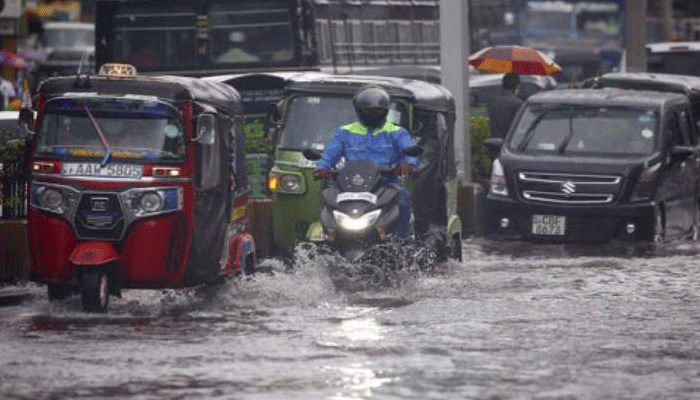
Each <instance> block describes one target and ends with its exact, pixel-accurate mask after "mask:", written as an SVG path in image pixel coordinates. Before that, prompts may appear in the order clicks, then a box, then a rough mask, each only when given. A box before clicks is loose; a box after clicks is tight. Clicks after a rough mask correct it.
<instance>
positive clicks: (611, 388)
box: [0, 239, 700, 400]
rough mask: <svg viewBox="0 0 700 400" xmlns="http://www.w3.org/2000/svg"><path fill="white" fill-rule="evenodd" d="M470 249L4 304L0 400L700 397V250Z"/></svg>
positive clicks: (679, 246)
mask: <svg viewBox="0 0 700 400" xmlns="http://www.w3.org/2000/svg"><path fill="white" fill-rule="evenodd" d="M463 251H464V258H465V259H464V261H463V262H462V263H456V262H449V263H448V264H447V265H445V266H443V267H442V268H441V269H440V270H439V271H437V272H434V273H431V274H418V275H415V276H414V275H412V276H407V277H405V279H403V280H401V281H400V282H399V284H397V285H395V287H387V288H378V289H374V290H366V291H347V290H338V288H336V287H335V286H334V285H333V282H332V281H331V279H330V278H329V274H328V271H327V270H326V268H325V267H324V266H322V265H320V264H321V262H319V261H318V260H317V259H311V258H304V257H306V256H308V255H306V254H301V255H300V258H299V261H298V264H297V266H296V268H294V269H292V270H286V269H285V268H284V265H283V264H281V263H279V262H278V261H276V260H265V262H264V263H263V264H264V265H265V266H267V267H268V268H270V269H271V270H272V272H271V273H261V274H258V275H256V276H255V277H254V278H253V279H243V280H231V281H229V282H227V283H225V284H222V285H219V286H215V287H207V288H200V289H187V290H127V291H125V292H124V297H123V298H114V297H112V298H111V300H110V308H109V311H108V312H107V313H106V314H87V313H84V312H82V310H81V305H80V300H79V298H78V297H73V298H69V299H66V300H64V301H61V302H54V303H49V302H48V301H47V298H46V288H45V287H43V286H33V285H32V284H28V288H29V290H31V291H32V293H33V294H34V296H33V297H32V298H31V299H30V300H28V301H25V302H23V303H21V304H18V305H13V306H7V307H2V308H0V398H9V399H52V400H56V399H105V398H108V399H329V400H341V399H492V400H495V399H541V400H544V399H547V400H553V399H562V400H571V399H697V398H699V397H700V335H699V334H698V333H699V332H700V329H699V326H700V246H699V245H697V244H694V243H693V244H691V243H688V242H679V243H673V244H668V245H664V246H658V247H645V246H633V245H630V244H609V245H596V246H563V245H544V244H539V245H533V244H527V243H520V242H505V243H503V242H493V241H488V240H485V239H474V240H466V241H465V242H464V244H463Z"/></svg>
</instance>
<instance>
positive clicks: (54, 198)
mask: <svg viewBox="0 0 700 400" xmlns="http://www.w3.org/2000/svg"><path fill="white" fill-rule="evenodd" d="M39 205H40V206H41V207H43V208H48V209H50V210H55V211H59V210H60V209H61V206H62V205H63V194H61V192H59V191H58V190H56V189H51V188H47V189H45V190H44V191H43V192H42V193H41V195H40V197H39Z"/></svg>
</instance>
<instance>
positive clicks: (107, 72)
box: [97, 63, 137, 78]
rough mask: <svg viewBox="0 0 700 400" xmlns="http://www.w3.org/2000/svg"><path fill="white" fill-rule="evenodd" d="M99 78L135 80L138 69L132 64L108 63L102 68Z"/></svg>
mask: <svg viewBox="0 0 700 400" xmlns="http://www.w3.org/2000/svg"><path fill="white" fill-rule="evenodd" d="M97 74H98V75H99V76H112V77H119V78H135V77H136V75H137V73H136V67H134V66H133V65H131V64H120V63H107V64H103V65H102V66H101V67H100V71H99V72H98V73H97Z"/></svg>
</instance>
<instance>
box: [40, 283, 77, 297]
mask: <svg viewBox="0 0 700 400" xmlns="http://www.w3.org/2000/svg"><path fill="white" fill-rule="evenodd" d="M46 292H47V294H48V296H49V301H55V300H63V299H65V298H66V297H68V296H69V295H70V292H71V288H70V286H68V285H65V284H62V283H49V284H48V285H47V290H46Z"/></svg>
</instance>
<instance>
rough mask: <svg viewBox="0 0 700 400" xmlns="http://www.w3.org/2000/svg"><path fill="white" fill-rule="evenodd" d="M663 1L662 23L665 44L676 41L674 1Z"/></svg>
mask: <svg viewBox="0 0 700 400" xmlns="http://www.w3.org/2000/svg"><path fill="white" fill-rule="evenodd" d="M660 1H661V22H662V24H663V27H664V38H663V40H664V41H665V42H670V41H672V40H674V39H675V36H676V34H675V27H674V23H673V0H660Z"/></svg>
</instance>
